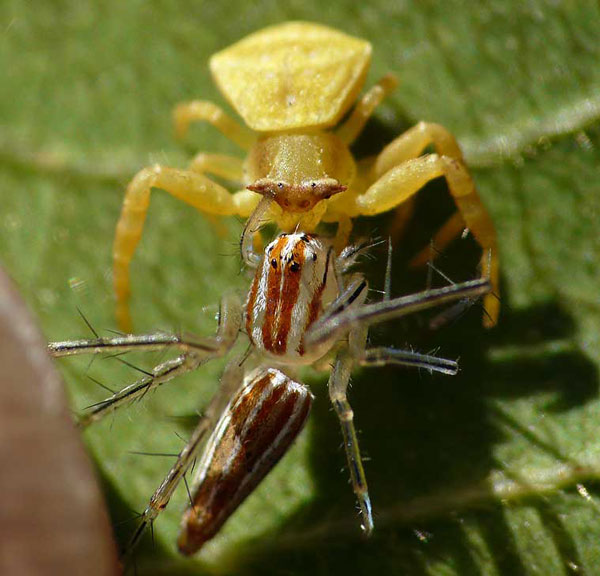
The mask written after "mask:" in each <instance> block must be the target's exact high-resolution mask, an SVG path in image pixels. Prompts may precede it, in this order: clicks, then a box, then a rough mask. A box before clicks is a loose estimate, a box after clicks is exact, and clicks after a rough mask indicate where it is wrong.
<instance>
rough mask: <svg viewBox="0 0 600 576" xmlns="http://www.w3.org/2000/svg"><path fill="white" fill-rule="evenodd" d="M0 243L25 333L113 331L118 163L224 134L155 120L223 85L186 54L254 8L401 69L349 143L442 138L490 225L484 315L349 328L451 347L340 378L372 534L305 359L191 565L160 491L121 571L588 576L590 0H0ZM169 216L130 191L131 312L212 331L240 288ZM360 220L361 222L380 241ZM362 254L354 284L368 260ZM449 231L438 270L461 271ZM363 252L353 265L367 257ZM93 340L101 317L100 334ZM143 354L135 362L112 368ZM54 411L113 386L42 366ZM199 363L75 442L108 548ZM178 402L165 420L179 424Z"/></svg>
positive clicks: (594, 149) (176, 440)
mask: <svg viewBox="0 0 600 576" xmlns="http://www.w3.org/2000/svg"><path fill="white" fill-rule="evenodd" d="M0 18H1V20H0V24H1V26H2V36H1V40H0V69H1V70H2V71H3V74H2V76H3V77H2V82H1V85H0V118H1V125H0V200H1V206H2V208H1V210H0V259H1V260H2V262H3V264H4V265H5V266H6V268H7V269H8V271H9V273H10V274H11V275H12V277H13V278H14V279H15V281H16V282H17V284H18V286H19V287H20V289H21V290H22V292H23V295H24V297H25V298H26V299H27V301H28V302H29V304H30V306H31V307H32V308H33V310H34V311H35V312H36V313H37V315H38V317H39V320H40V323H41V325H42V327H43V329H44V332H45V334H46V335H47V337H48V339H50V340H58V339H65V338H76V337H83V336H86V335H87V329H86V327H85V325H84V324H83V322H82V321H81V319H80V318H79V315H78V314H77V307H80V308H81V309H82V311H83V312H84V313H85V314H86V316H87V317H88V318H89V320H90V321H91V323H92V324H93V325H94V326H95V328H96V329H98V330H102V331H104V330H106V329H110V328H114V326H115V325H114V317H113V300H112V291H111V244H112V237H113V233H114V227H115V223H116V220H117V217H118V214H119V210H120V204H121V202H122V198H123V189H124V187H125V185H126V184H127V182H128V180H129V179H130V178H131V177H132V176H133V174H135V172H136V171H137V170H138V169H139V168H141V167H142V166H145V165H148V164H150V163H154V162H161V163H166V164H171V165H177V166H184V165H185V163H186V161H187V160H188V159H189V158H190V157H191V155H192V154H193V153H194V152H195V151H197V150H199V149H202V150H207V151H228V152H235V149H234V148H233V146H232V145H231V144H230V143H229V142H227V141H226V140H225V139H224V138H223V137H222V136H221V135H220V134H218V133H217V132H216V131H215V130H214V129H212V128H210V127H207V126H198V127H194V128H193V130H192V133H191V134H190V138H189V140H188V142H187V143H185V144H181V143H177V142H175V140H174V138H173V135H172V127H171V123H170V122H171V116H170V112H171V109H172V107H173V106H174V105H175V104H176V103H177V102H180V101H183V100H188V99H192V98H204V99H211V100H215V101H217V102H219V103H221V104H222V103H223V100H222V98H221V97H220V95H219V94H218V93H217V90H216V88H215V86H214V85H213V84H212V82H211V79H210V76H209V73H208V69H207V59H208V57H209V56H210V55H211V54H212V53H213V52H215V51H216V50H218V49H221V48H223V47H225V46H228V45H229V44H231V43H232V42H234V41H236V40H238V39H239V38H241V37H243V36H245V35H246V34H248V33H249V32H251V31H254V30H256V29H258V28H261V27H264V26H266V25H269V24H274V23H277V22H282V21H285V20H291V19H302V20H312V21H316V22H321V23H324V24H327V25H330V26H333V27H335V28H339V29H341V30H343V31H345V32H347V33H349V34H353V35H357V36H360V37H363V38H366V39H369V40H370V41H371V42H372V43H373V46H374V60H373V65H372V69H371V72H370V75H369V79H368V83H369V84H371V83H372V82H374V81H375V80H376V79H377V78H379V77H380V76H382V75H383V74H384V73H386V72H388V71H393V72H396V73H397V74H398V76H399V78H400V81H401V85H400V88H399V89H398V90H397V92H396V93H395V94H394V95H393V97H392V98H390V99H389V100H388V101H386V102H385V104H384V105H383V106H382V107H381V108H380V109H379V111H378V113H377V117H376V118H375V119H374V120H373V121H372V122H371V123H370V124H369V127H368V129H367V131H366V134H365V136H364V137H363V138H361V141H360V142H359V143H358V146H357V151H358V153H359V154H361V153H372V152H376V151H377V150H378V149H379V148H380V147H381V146H382V145H383V144H384V143H386V142H388V141H390V140H391V139H392V138H393V137H394V136H395V135H396V134H398V133H400V132H401V131H402V130H404V129H406V128H407V127H408V126H410V125H412V124H413V123H415V122H417V121H419V120H428V121H435V122H440V123H442V124H444V125H445V126H446V127H447V128H449V129H450V130H451V131H453V132H454V133H455V134H456V135H457V137H458V139H459V141H460V143H461V145H462V146H463V149H464V151H465V154H466V157H467V161H468V163H469V165H470V167H471V168H472V169H473V172H474V175H475V179H476V182H477V184H478V187H479V190H480V193H481V196H482V198H483V200H484V202H485V204H486V205H487V207H488V208H489V210H490V212H491V214H492V216H493V218H494V220H495V222H496V225H497V229H498V234H499V244H500V250H501V259H502V260H501V264H502V288H503V293H502V307H503V314H502V318H501V322H500V324H499V326H498V327H497V328H496V329H495V330H492V331H489V332H485V331H483V329H482V328H481V327H480V319H479V316H480V310H478V309H473V310H471V311H469V313H468V314H467V315H466V316H465V317H464V318H462V319H460V320H459V321H458V322H456V323H454V324H453V325H451V326H448V327H446V328H445V329H444V330H442V331H440V332H439V333H437V334H427V332H426V331H425V330H424V328H423V326H424V323H423V322H422V321H419V319H410V320H409V321H407V322H403V323H396V324H395V325H394V326H392V327H389V328H380V329H377V330H375V331H374V340H375V341H378V342H386V343H394V344H395V345H397V346H406V345H411V344H413V345H415V346H416V347H418V349H420V350H422V351H427V350H429V349H432V348H436V347H440V354H442V355H444V356H447V357H450V358H456V357H460V364H461V373H460V374H459V375H458V376H456V377H454V378H444V377H441V376H435V377H430V376H429V375H428V374H418V373H417V374H415V373H412V372H408V371H404V370H391V369H389V370H388V369H386V370H379V371H369V372H363V373H362V374H359V375H357V377H356V378H355V380H354V384H353V388H352V390H351V397H350V400H351V402H352V404H353V406H354V408H355V413H356V418H357V425H358V427H359V429H360V440H361V442H362V448H363V451H364V454H365V456H366V457H368V461H367V462H366V471H367V474H368V478H369V482H370V488H371V494H372V499H373V504H374V508H375V521H376V524H377V533H376V535H375V537H374V538H373V539H371V540H370V541H368V542H364V541H362V540H361V539H360V533H359V528H358V525H359V519H358V518H357V514H356V512H355V508H354V499H353V496H352V493H351V490H350V488H349V486H348V482H347V472H346V470H345V469H343V468H344V464H345V461H344V454H343V450H342V448H341V446H340V443H341V438H340V434H339V430H338V424H337V421H336V419H335V416H334V414H333V413H332V412H331V410H330V407H329V404H328V400H327V395H326V390H325V387H324V381H325V377H324V376H323V375H320V376H319V375H315V374H308V375H307V380H308V381H309V382H310V383H311V384H313V390H314V392H315V394H316V396H317V401H316V403H315V407H314V410H313V414H312V417H311V420H310V422H309V425H308V426H307V430H306V431H305V432H304V433H303V435H302V437H301V439H300V441H299V442H298V443H297V444H296V445H295V446H294V448H293V449H292V451H291V452H290V453H289V454H288V455H287V456H286V457H285V459H284V460H283V461H282V463H281V465H280V466H278V468H277V469H276V470H275V471H274V472H273V474H272V475H271V476H270V477H269V478H268V479H267V480H266V481H265V482H264V483H263V485H262V486H261V487H260V488H259V489H258V490H257V491H256V493H254V494H253V495H252V497H251V498H250V499H249V500H248V501H247V503H246V504H245V505H244V506H243V507H242V508H241V509H240V510H239V511H238V512H237V513H236V515H235V516H234V517H233V518H232V519H231V521H230V522H229V523H228V524H227V525H226V527H225V529H224V530H223V531H222V533H221V534H220V535H219V536H218V537H217V538H215V540H214V541H213V542H212V543H211V544H210V545H208V546H207V547H206V549H205V551H204V552H203V553H201V554H200V555H199V556H198V557H196V558H195V559H192V560H184V559H182V558H181V557H179V556H178V555H177V553H176V551H175V546H174V542H175V537H176V533H177V526H178V522H179V515H180V512H181V510H182V507H183V506H184V504H185V500H186V495H185V491H184V490H179V491H178V493H177V496H176V497H175V498H174V499H173V501H172V503H171V505H170V507H169V508H168V510H167V511H166V512H165V513H164V515H163V516H161V517H160V519H159V520H158V521H157V523H156V526H155V545H154V546H153V545H152V543H151V542H150V539H149V538H148V539H147V541H146V542H145V543H144V546H142V548H141V550H140V552H139V553H138V554H137V566H138V570H139V572H140V573H144V574H160V573H162V574H179V573H190V574H192V573H203V572H206V571H209V572H211V573H232V572H235V573H247V574H269V573H273V574H304V573H306V574H342V573H350V574H374V573H389V574H411V575H412V574H416V575H421V574H427V575H436V576H437V575H442V574H443V575H454V574H456V575H469V574H486V575H487V574H490V575H495V574H511V575H513V574H516V575H519V574H553V575H554V574H559V575H560V574H597V573H599V572H600V547H599V546H598V542H599V541H600V510H599V509H598V505H597V499H598V497H599V496H600V484H599V483H598V479H599V478H600V441H599V437H600V435H599V434H598V429H599V426H600V401H599V400H598V365H599V363H600V347H599V345H600V272H599V266H598V264H599V261H600V258H599V255H600V234H599V225H598V222H599V217H600V184H599V182H600V162H599V160H600V155H599V152H598V143H599V142H600V131H599V130H598V122H597V119H598V117H599V115H600V66H598V62H599V61H600V42H599V41H598V33H597V31H598V29H599V28H600V8H599V7H598V4H597V3H596V2H591V1H589V2H588V1H580V2H575V1H564V2H544V1H541V0H540V1H528V2H517V1H515V0H506V1H502V0H494V1H492V0H490V1H487V2H477V3H474V2H460V1H449V2H439V1H437V2H434V1H430V2H416V1H412V2H411V1H401V0H398V1H395V2H389V1H379V2H377V1H375V2H368V3H360V4H357V3H354V2H349V1H338V2H335V3H331V4H330V5H325V4H324V3H323V2H317V1H315V0H303V1H302V2H297V1H292V2H275V1H260V2H255V3H252V4H251V3H247V2H228V3H225V2H223V3H217V2H200V1H197V2H189V1H186V2H183V1H182V2H166V1H162V2H161V1H141V0H139V1H134V0H129V1H127V2H118V1H116V0H110V1H108V0H107V1H96V2H90V1H78V2H74V1H71V2H70V1H47V2H43V3H42V2H26V1H23V0H15V1H11V0H4V1H3V2H1V3H0ZM450 206H451V205H450V203H449V201H448V199H447V195H446V193H445V189H444V185H443V183H436V184H435V185H433V186H429V187H428V188H427V190H426V191H425V192H424V193H423V195H422V197H421V201H420V203H419V208H418V211H417V219H416V220H415V223H414V224H413V225H412V226H411V227H410V228H409V230H408V231H407V236H406V239H405V243H403V244H402V245H401V246H399V247H397V248H396V251H395V262H394V270H395V274H394V293H395V294H400V293H406V292H408V291H411V290H416V289H420V288H423V286H424V282H425V280H424V274H423V273H415V272H414V271H410V270H407V269H406V268H405V266H404V263H405V262H406V260H407V259H408V258H409V257H410V256H411V255H412V254H414V252H415V251H416V250H417V249H418V248H420V247H421V246H422V245H423V244H426V243H427V241H428V239H429V238H430V237H431V234H432V232H433V231H434V230H435V226H436V224H438V223H439V222H440V221H441V219H443V217H444V216H445V215H447V213H448V211H449V210H450V209H451V207H450ZM227 226H228V230H229V233H228V236H227V237H226V238H223V237H219V236H217V235H216V234H215V232H214V229H213V228H212V227H211V226H210V225H209V224H208V223H207V221H206V220H205V219H204V218H203V217H202V216H200V215H198V214H197V213H196V212H195V211H194V210H193V209H190V208H189V207H186V206H184V205H182V204H180V203H178V202H177V201H175V200H174V199H173V198H170V197H168V196H167V195H166V194H163V193H161V192H155V193H154V194H153V197H152V204H151V208H150V213H149V217H148V220H147V225H146V229H145V233H144V238H143V241H142V244H141V247H140V250H139V252H138V254H137V255H136V258H135V261H134V264H133V277H134V288H133V290H134V299H133V317H134V321H135V322H136V328H137V329H138V330H140V331H141V330H154V329H174V328H178V329H179V328H181V329H186V330H193V331H195V332H199V333H202V334H209V333H211V331H212V330H213V329H214V315H215V313H216V310H217V307H216V303H217V302H218V298H219V295H220V294H221V293H222V292H223V290H224V289H225V288H229V287H231V286H236V287H239V288H240V289H244V287H246V286H247V283H248V281H247V278H246V276H245V274H244V273H241V272H240V269H241V267H240V262H239V258H238V255H237V248H236V242H237V238H238V237H239V233H240V230H241V223H240V222H238V221H235V220H233V221H231V222H228V223H227ZM385 226H386V219H385V218H384V219H378V220H377V221H366V222H363V223H362V224H361V225H360V226H359V229H360V230H361V231H362V233H363V234H368V235H385V230H386V228H385ZM374 255H375V256H376V258H375V260H376V261H375V262H373V263H370V264H369V266H368V268H369V269H370V271H371V272H372V274H373V276H372V283H373V285H374V286H375V287H376V288H379V287H381V284H382V280H381V279H382V277H383V270H382V262H383V261H384V260H385V251H384V250H383V249H382V250H380V251H375V252H374ZM476 256H477V254H476V249H475V247H474V246H473V245H472V244H470V243H469V241H458V242H457V243H455V245H454V246H453V247H452V249H451V250H450V251H449V255H448V256H447V257H446V258H445V259H442V260H441V261H440V264H439V266H440V267H441V268H442V270H443V271H444V272H445V273H447V274H449V275H450V276H451V277H452V278H453V279H455V280H461V279H466V278H469V277H472V276H473V274H474V273H475V272H474V270H475V268H474V266H475V262H476ZM378 264H379V267H378ZM104 333H106V332H104ZM133 360H134V361H135V362H137V363H138V364H140V365H141V366H143V367H145V368H148V367H150V366H152V364H153V362H156V361H158V358H157V357H150V358H148V357H146V358H139V359H138V358H135V359H133ZM61 367H62V368H63V369H64V374H65V378H66V380H67V382H68V385H69V390H70V395H71V397H72V402H73V407H74V410H81V409H83V408H84V407H85V406H86V405H89V404H91V403H93V402H95V401H98V400H100V399H101V398H102V397H103V396H104V395H105V394H106V392H104V391H102V390H101V389H100V388H99V387H97V386H96V385H95V384H94V383H93V382H91V381H90V380H89V379H88V378H87V377H86V373H87V374H89V375H90V376H93V377H94V378H95V379H97V380H100V381H101V382H102V383H104V384H106V385H108V386H110V387H111V388H119V387H121V386H123V385H125V384H126V383H128V382H131V381H132V380H134V379H135V378H136V373H135V372H134V371H132V370H131V369H128V368H126V367H123V366H122V365H120V364H119V363H117V362H116V361H114V360H113V361H110V360H96V361H95V362H94V363H93V364H92V366H91V367H90V366H89V359H82V360H69V361H63V362H61ZM221 368H222V364H219V363H214V364H213V365H209V366H206V367H204V368H203V369H202V370H201V371H199V372H198V373H196V374H192V375H190V376H188V377H186V378H184V379H181V380H180V381H178V382H175V383H172V384H169V385H168V386H166V387H163V388H162V389H161V390H159V391H158V392H156V393H155V394H154V395H152V396H151V397H150V398H148V399H146V400H145V401H144V402H143V403H140V404H136V405H134V406H132V407H131V408H130V409H128V410H124V411H123V412H122V413H120V414H118V415H116V416H115V417H114V418H108V419H107V421H106V422H103V423H101V424H99V425H97V426H95V427H93V428H92V429H90V430H89V431H88V432H86V439H87V443H88V446H89V447H90V450H91V451H92V453H93V455H94V457H95V459H96V461H97V464H98V469H99V472H100V474H101V476H102V479H103V481H104V484H105V486H106V492H107V495H108V498H109V500H110V503H111V511H112V514H113V519H114V522H115V525H117V532H118V535H119V537H120V538H121V541H122V542H125V541H126V540H127V538H128V535H129V534H130V533H131V531H132V530H133V528H134V526H135V521H130V522H126V521H127V519H131V518H133V515H134V512H132V510H135V511H141V510H142V509H143V507H144V506H145V503H146V502H147V499H148V498H149V496H150V495H151V494H152V492H153V491H154V489H155V488H156V486H157V485H158V483H159V482H160V480H161V479H162V477H163V476H164V474H165V473H166V471H167V470H168V468H169V466H170V464H171V459H169V458H168V457H158V456H157V457H149V456H140V455H136V454H132V453H131V452H132V451H150V452H160V453H173V452H177V451H178V450H179V449H180V448H181V445H182V440H181V439H180V437H178V434H179V435H180V436H185V434H187V433H188V431H189V425H190V419H189V418H188V417H189V416H193V415H194V413H195V412H197V411H198V410H200V409H201V407H202V405H203V403H204V402H205V401H206V399H207V398H208V397H209V396H210V394H211V393H212V391H214V389H215V386H216V383H217V379H218V376H219V373H220V370H221ZM181 417H183V418H181Z"/></svg>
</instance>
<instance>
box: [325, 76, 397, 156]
mask: <svg viewBox="0 0 600 576" xmlns="http://www.w3.org/2000/svg"><path fill="white" fill-rule="evenodd" d="M396 86H398V79H397V78H396V77H395V76H394V75H393V74H386V75H385V76H384V77H383V78H382V79H381V80H379V82H377V84H375V86H373V87H372V88H371V89H370V90H369V91H368V92H366V94H364V96H363V97H362V98H361V99H360V100H359V101H358V102H357V103H356V106H355V107H354V110H352V114H350V117H349V118H348V119H347V120H346V121H345V122H344V123H343V124H341V125H340V127H339V128H338V129H337V130H336V133H337V135H338V136H339V137H340V138H341V139H342V140H343V142H344V143H345V144H347V145H348V146H350V144H352V143H353V142H354V141H355V140H356V139H357V138H358V136H359V135H360V133H361V132H362V130H363V128H364V127H365V124H366V123H367V120H368V119H369V118H370V117H371V116H372V114H373V112H374V111H375V108H377V106H379V105H380V104H381V102H382V101H383V99H384V98H386V97H387V96H388V95H389V94H391V93H392V92H393V91H394V90H395V89H396Z"/></svg>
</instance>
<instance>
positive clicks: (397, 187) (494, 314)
mask: <svg viewBox="0 0 600 576" xmlns="http://www.w3.org/2000/svg"><path fill="white" fill-rule="evenodd" d="M430 144H433V145H434V147H435V149H436V151H437V154H430V155H427V156H421V157H419V154H421V153H422V152H423V150H424V149H425V148H426V147H427V146H428V145H430ZM371 170H372V172H371V176H372V179H375V182H374V183H373V184H371V185H370V186H369V188H368V189H367V190H366V191H365V192H364V193H363V194H360V195H358V196H357V197H356V199H355V202H356V211H357V214H360V215H374V214H379V213H382V212H386V211H388V210H391V209H393V208H395V207H396V206H399V205H400V204H402V203H404V202H405V201H407V200H408V199H409V198H411V197H412V196H413V195H414V194H415V193H416V192H418V191H419V190H420V189H421V188H422V187H423V186H425V184H427V183H428V182H429V181H431V180H433V179H435V178H438V177H441V176H444V177H445V178H446V181H447V182H448V188H449V191H450V194H451V195H452V198H453V199H454V202H455V204H456V206H457V208H458V212H459V214H460V218H458V217H457V216H456V215H453V216H452V217H451V218H450V219H449V220H448V222H446V224H444V226H443V227H442V229H441V230H440V233H439V234H438V235H437V236H436V238H435V239H436V241H437V242H439V243H441V244H442V245H441V246H439V247H440V248H443V245H444V244H445V243H447V242H449V241H450V240H451V239H453V238H454V237H455V236H456V235H457V234H459V233H460V231H461V230H462V229H463V226H462V225H461V222H464V224H465V225H466V227H467V228H469V230H470V231H471V233H472V234H473V236H474V237H475V239H476V240H477V242H478V243H479V245H480V246H481V247H482V249H483V255H482V259H481V264H482V270H483V273H484V274H487V275H488V276H489V278H490V282H491V284H492V291H493V293H492V294H488V295H487V296H486V297H485V299H484V305H485V308H486V310H487V316H486V317H485V318H484V324H485V325H486V326H487V327H491V326H493V325H495V324H496V322H497V319H498V313H499V300H498V293H499V263H498V250H497V244H496V231H495V228H494V224H493V222H492V219H491V218H490V215H489V214H488V212H487V210H486V209H485V207H484V205H483V203H482V202H481V199H480V198H479V195H478V194H477V190H476V189H475V184H474V183H473V179H472V178H471V175H470V174H469V171H468V170H467V168H466V166H465V164H464V161H463V158H462V153H461V151H460V148H459V146H458V144H457V142H456V140H455V139H454V137H453V136H452V135H451V134H450V133H449V132H448V131H447V130H446V129H445V128H443V127H442V126H440V125H438V124H426V123H424V122H421V123H419V124H417V125H416V126H414V127H413V128H411V129H410V130H408V131H407V132H405V133H404V134H402V135H401V136H400V137H398V138H397V139H396V140H394V141H393V142H391V143H390V144H389V145H388V146H386V148H385V149H384V150H383V152H381V154H380V155H379V156H378V157H377V159H376V160H375V163H374V164H373V166H372V168H371Z"/></svg>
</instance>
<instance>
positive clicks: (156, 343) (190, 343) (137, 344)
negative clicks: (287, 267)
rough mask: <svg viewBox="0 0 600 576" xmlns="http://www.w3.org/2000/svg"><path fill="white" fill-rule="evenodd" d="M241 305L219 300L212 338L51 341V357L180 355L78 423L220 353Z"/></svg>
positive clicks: (232, 335)
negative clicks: (142, 353) (170, 351)
mask: <svg viewBox="0 0 600 576" xmlns="http://www.w3.org/2000/svg"><path fill="white" fill-rule="evenodd" d="M241 311H242V310H241V304H240V302H239V299H238V297H237V296H236V295H235V294H228V295H226V296H224V297H223V299H222V300H221V306H220V314H219V327H218V329H217V333H216V335H215V337H214V338H194V337H192V336H185V337H184V336H180V335H176V334H143V335H126V336H115V337H111V338H92V339H86V340H71V341H66V342H51V343H50V344H48V351H49V353H50V354H51V355H52V356H54V357H63V356H75V355H80V354H106V353H110V354H121V353H123V352H130V351H138V352H139V351H164V350H167V349H176V350H179V351H180V352H181V355H180V356H179V357H177V358H175V359H173V360H167V361H166V362H162V363H160V364H158V365H157V366H155V367H154V369H153V370H152V371H151V372H148V373H147V375H146V376H144V377H143V378H141V379H140V380H138V381H137V382H134V383H133V384H130V385H129V386H126V387H125V388H122V389H121V390H119V391H118V392H115V393H114V394H113V395H112V396H110V397H108V398H106V399H104V400H102V401H101V402H98V403H97V404H95V405H94V406H91V407H90V410H89V412H87V413H86V414H84V415H83V416H82V417H81V418H80V419H79V425H80V426H87V425H89V424H91V423H92V422H97V421H98V420H101V419H102V418H104V416H106V415H107V414H109V413H111V412H114V411H115V410H117V409H119V408H120V407H122V406H124V405H126V404H127V405H128V404H130V403H131V402H132V401H134V400H136V399H138V398H141V397H143V396H144V395H146V394H147V393H148V392H149V391H151V390H152V389H154V388H157V387H158V386H161V385H162V384H165V383H166V382H169V381H171V380H172V379H173V378H176V377H177V376H181V375H183V374H186V373H187V372H191V371H193V370H196V369H197V368H198V367H199V366H200V365H201V364H204V363H205V362H208V361H209V360H212V359H214V358H219V357H221V356H224V355H225V354H226V353H227V352H228V351H229V350H230V349H231V347H232V346H233V344H234V343H235V341H236V339H237V336H238V332H239V329H240V324H241V318H242V314H241Z"/></svg>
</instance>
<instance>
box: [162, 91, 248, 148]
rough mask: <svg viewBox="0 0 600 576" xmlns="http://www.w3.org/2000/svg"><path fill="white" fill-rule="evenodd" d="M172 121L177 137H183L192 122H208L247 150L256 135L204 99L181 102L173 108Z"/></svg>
mask: <svg viewBox="0 0 600 576" xmlns="http://www.w3.org/2000/svg"><path fill="white" fill-rule="evenodd" d="M173 122H174V124H175V133H176V135H177V137H178V138H184V137H185V135H186V134H187V131H188V129H189V126H190V124H191V123H192V122H208V123H210V124H212V125H213V126H214V127H215V128H216V129H217V130H219V131H220V132H221V133H222V134H223V135H224V136H226V137H227V138H229V139H230V140H231V141H233V142H235V143H236V144H237V145H238V146H239V147H240V148H242V149H243V150H249V149H250V147H251V146H252V144H253V143H254V141H255V140H256V135H255V134H254V132H252V130H250V129H249V128H246V126H243V125H242V124H239V123H238V122H236V121H235V120H234V119H233V118H231V117H230V116H228V115H227V114H225V112H224V111H223V109H222V108H220V107H219V106H217V105H216V104H214V103H213V102H208V101H206V100H193V101H191V102H182V103H181V104H178V105H177V106H176V107H175V109H174V110H173Z"/></svg>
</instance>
